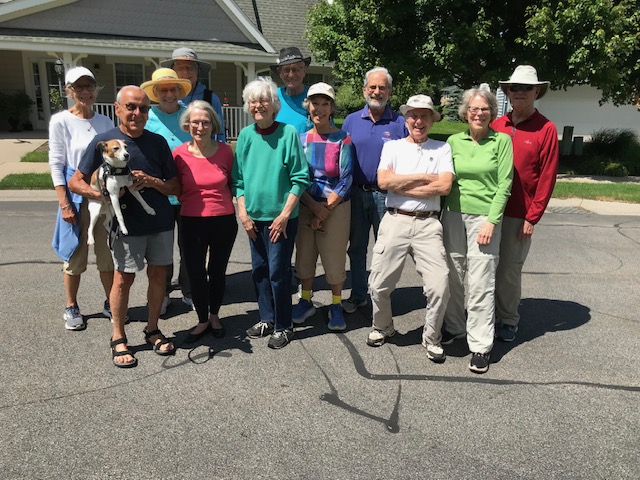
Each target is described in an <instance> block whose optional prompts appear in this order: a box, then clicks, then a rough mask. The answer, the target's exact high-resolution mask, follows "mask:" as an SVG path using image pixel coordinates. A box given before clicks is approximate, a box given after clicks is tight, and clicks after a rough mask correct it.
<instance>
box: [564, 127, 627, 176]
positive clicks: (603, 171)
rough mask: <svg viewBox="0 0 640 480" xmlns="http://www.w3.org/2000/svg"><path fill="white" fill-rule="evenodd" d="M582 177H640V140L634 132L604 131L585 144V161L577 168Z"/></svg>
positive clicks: (610, 129) (594, 135)
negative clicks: (584, 175)
mask: <svg viewBox="0 0 640 480" xmlns="http://www.w3.org/2000/svg"><path fill="white" fill-rule="evenodd" d="M576 170H577V171H578V172H579V173H582V174H589V175H609V176H615V177H624V176H627V175H640V140H639V139H638V136H637V134H636V133H635V132H634V131H633V130H628V129H615V128H605V129H602V130H598V131H597V132H594V134H593V136H592V137H591V141H590V142H588V143H586V144H585V147H584V159H583V160H582V161H580V162H579V163H578V164H577V165H576Z"/></svg>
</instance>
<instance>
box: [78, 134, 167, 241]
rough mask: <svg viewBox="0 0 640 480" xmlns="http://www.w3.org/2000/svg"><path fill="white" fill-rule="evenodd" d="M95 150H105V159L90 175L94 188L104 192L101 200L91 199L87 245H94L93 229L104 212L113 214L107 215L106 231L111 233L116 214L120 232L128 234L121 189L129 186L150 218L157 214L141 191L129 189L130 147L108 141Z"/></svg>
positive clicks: (103, 154)
mask: <svg viewBox="0 0 640 480" xmlns="http://www.w3.org/2000/svg"><path fill="white" fill-rule="evenodd" d="M96 148H98V149H100V150H101V151H102V158H103V159H104V163H103V164H102V165H100V168H98V169H97V170H96V171H95V172H93V175H92V176H91V186H92V187H93V188H94V189H95V190H97V191H99V192H102V201H98V200H89V218H90V219H91V220H90V223H89V235H88V239H87V243H88V244H89V245H93V244H94V243H95V239H94V237H93V228H94V227H95V225H96V222H97V221H98V216H99V215H100V214H102V213H105V214H107V213H110V215H107V220H106V221H105V228H106V229H107V230H109V228H110V223H111V219H112V218H113V216H114V215H115V216H116V218H117V219H118V224H119V225H120V231H121V232H122V233H123V234H124V235H128V234H129V231H128V230H127V227H126V225H125V224H124V217H123V216H122V210H121V209H120V189H121V188H122V187H127V188H128V189H129V191H130V192H131V195H133V196H134V198H135V199H136V200H138V202H140V205H142V208H144V211H145V212H147V213H148V214H149V215H155V214H156V211H155V210H154V209H153V208H151V207H150V206H149V204H148V203H147V202H145V200H144V198H142V196H141V195H140V192H138V191H137V190H133V189H131V188H130V187H131V186H132V185H133V178H132V177H131V170H129V166H128V165H127V164H128V162H129V153H128V152H127V146H126V145H125V143H124V141H123V140H108V141H106V142H98V145H96Z"/></svg>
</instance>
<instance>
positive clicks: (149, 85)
mask: <svg viewBox="0 0 640 480" xmlns="http://www.w3.org/2000/svg"><path fill="white" fill-rule="evenodd" d="M157 85H179V86H181V87H182V91H183V93H184V95H182V96H178V100H181V99H183V98H184V97H186V96H187V95H189V92H191V82H190V81H189V80H185V79H184V78H178V79H174V78H162V79H160V80H149V81H148V82H144V83H143V84H142V85H140V88H141V89H142V90H144V93H146V94H147V96H148V97H149V99H150V100H151V101H152V102H156V103H160V99H159V98H158V97H157V96H156V94H155V93H154V92H153V87H155V86H157Z"/></svg>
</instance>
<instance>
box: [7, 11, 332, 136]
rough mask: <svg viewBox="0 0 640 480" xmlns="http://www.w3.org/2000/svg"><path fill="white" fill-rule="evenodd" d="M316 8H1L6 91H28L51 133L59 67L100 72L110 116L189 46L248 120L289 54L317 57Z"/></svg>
mask: <svg viewBox="0 0 640 480" xmlns="http://www.w3.org/2000/svg"><path fill="white" fill-rule="evenodd" d="M316 2H317V0H235V1H234V0H109V1H98V0H0V65H2V75H0V91H2V92H5V93H13V92H17V91H21V90H24V91H26V93H27V94H28V95H29V96H30V97H31V98H32V99H33V100H34V101H35V102H36V108H34V109H33V112H32V114H31V118H30V120H31V122H32V124H33V126H34V128H36V129H46V128H47V125H48V122H49V118H50V116H51V106H50V97H49V92H50V90H51V89H52V88H53V89H58V85H59V80H60V78H59V76H58V75H57V74H56V71H55V62H56V60H58V59H60V60H62V62H63V64H64V68H65V69H69V68H72V67H74V66H77V65H83V66H86V67H88V68H90V69H91V70H92V71H93V72H94V74H95V75H96V79H97V80H98V83H99V84H100V85H101V86H103V87H104V88H103V89H102V90H101V91H100V94H99V96H98V102H103V105H102V106H103V108H105V109H106V110H108V109H109V108H110V105H111V104H112V103H113V100H114V98H115V94H116V92H117V90H118V89H119V88H120V87H121V86H123V85H127V84H136V85H139V84H141V83H142V82H144V81H145V80H149V79H150V78H151V73H152V72H153V71H154V70H155V69H156V68H158V66H159V63H160V61H161V60H164V59H166V58H170V57H171V52H172V51H173V50H174V49H175V48H178V47H184V46H188V47H191V48H193V49H194V50H195V51H196V52H197V54H198V56H199V58H201V59H203V60H206V61H208V62H210V63H211V64H212V69H211V72H210V73H209V75H208V77H207V78H204V79H203V81H204V83H206V84H208V85H209V88H211V89H212V90H213V91H214V92H216V93H217V94H218V96H219V97H220V99H221V100H222V101H223V103H226V104H228V105H229V108H227V109H225V110H226V111H225V117H227V115H232V114H237V113H238V112H239V110H240V106H241V104H242V98H241V97H242V88H243V87H244V85H246V83H247V82H248V81H251V80H253V79H254V78H255V77H256V76H257V75H260V74H262V75H269V74H270V73H269V65H270V64H273V63H275V59H276V58H277V55H278V52H279V50H280V49H281V48H284V47H288V46H297V47H299V48H300V49H301V50H302V53H303V54H305V55H311V53H310V51H309V48H308V45H307V42H306V41H305V40H304V39H303V33H304V28H305V24H306V22H305V16H306V13H307V11H308V8H309V7H310V6H311V5H313V4H315V3H316ZM62 78H64V74H63V75H62ZM274 80H279V79H274ZM318 81H331V69H330V68H329V67H325V66H323V65H319V64H318V63H316V62H315V61H313V60H312V63H311V65H310V67H309V70H308V74H307V79H306V82H307V83H315V82H318ZM107 113H109V112H108V111H107ZM229 120H231V118H229ZM230 123H231V124H232V123H233V122H230ZM231 126H232V125H231ZM233 133H235V132H232V135H231V137H233V136H234V135H233Z"/></svg>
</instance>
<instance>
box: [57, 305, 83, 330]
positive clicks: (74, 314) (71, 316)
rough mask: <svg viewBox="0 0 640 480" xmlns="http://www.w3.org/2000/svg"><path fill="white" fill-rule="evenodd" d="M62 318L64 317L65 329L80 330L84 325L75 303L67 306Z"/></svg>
mask: <svg viewBox="0 0 640 480" xmlns="http://www.w3.org/2000/svg"><path fill="white" fill-rule="evenodd" d="M62 318H64V328H66V329H67V330H82V329H84V328H85V327H86V325H85V323H84V320H83V319H82V314H81V313H80V308H78V306H77V305H72V306H70V307H67V308H66V309H65V311H64V315H63V316H62Z"/></svg>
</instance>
